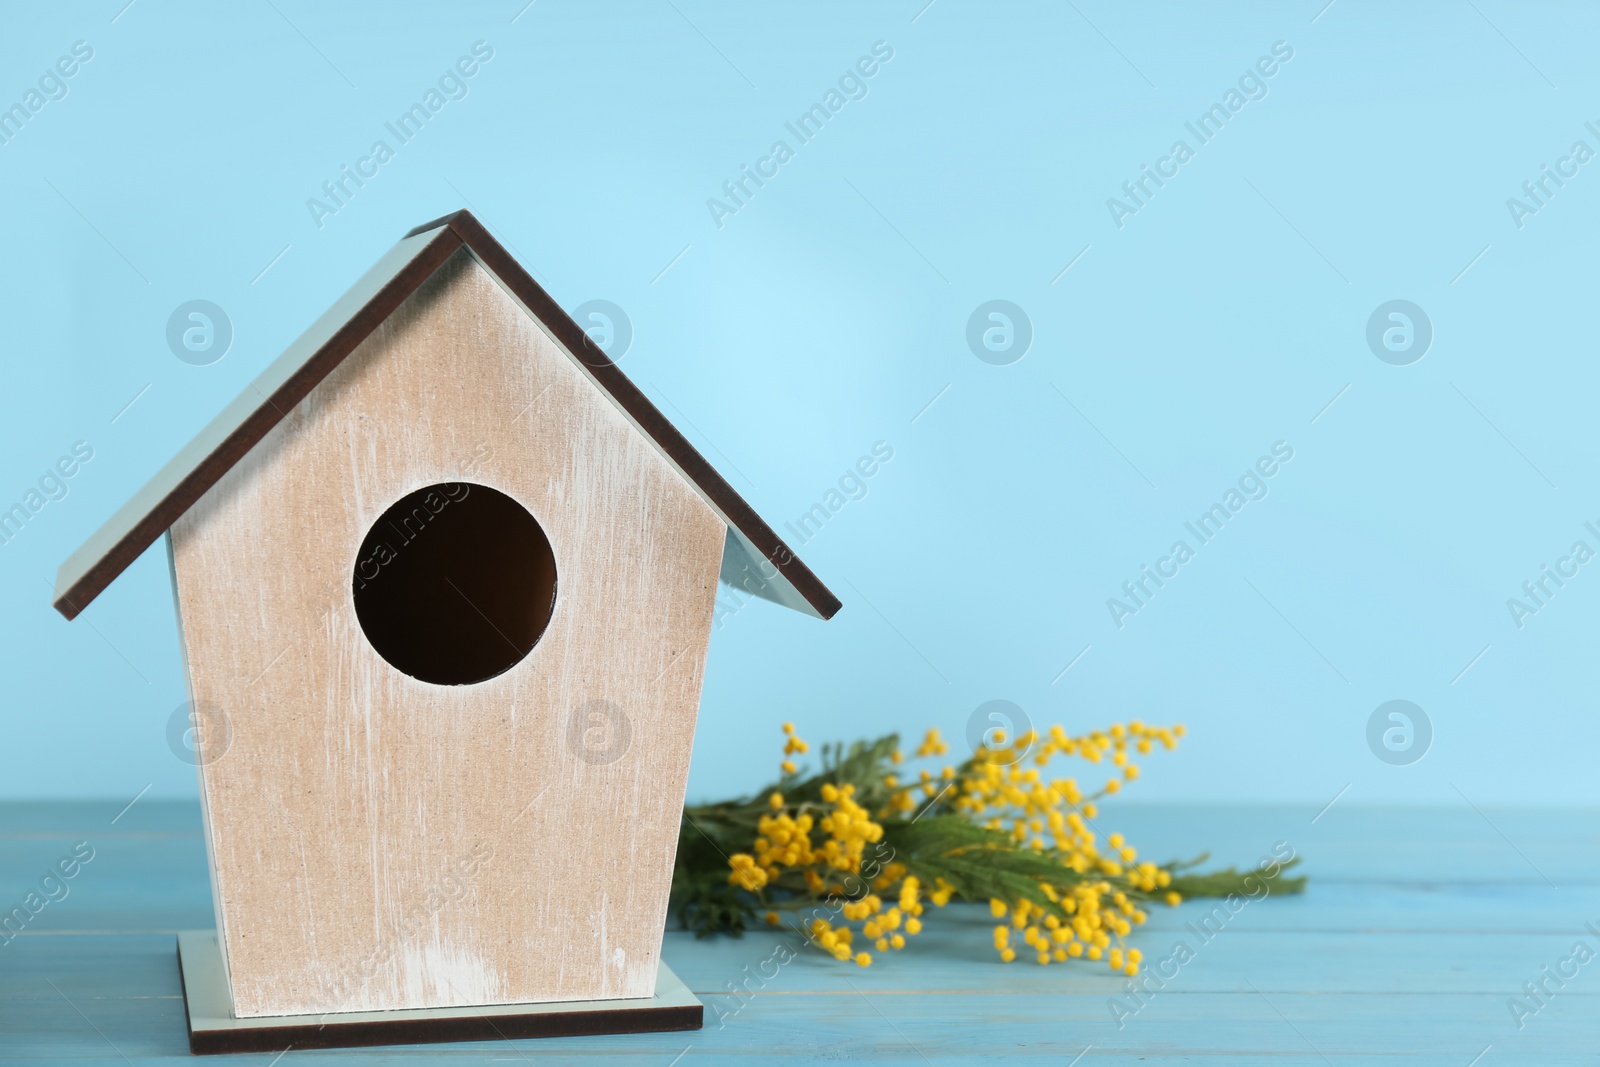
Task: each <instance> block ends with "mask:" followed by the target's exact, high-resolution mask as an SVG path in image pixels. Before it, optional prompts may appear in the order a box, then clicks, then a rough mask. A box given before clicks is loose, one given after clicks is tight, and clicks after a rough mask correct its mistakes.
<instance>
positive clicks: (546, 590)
mask: <svg viewBox="0 0 1600 1067" xmlns="http://www.w3.org/2000/svg"><path fill="white" fill-rule="evenodd" d="M352 591H353V595H354V598H355V607H356V620H357V621H358V622H359V623H360V624H361V629H362V631H363V632H364V633H365V634H366V635H367V640H368V641H370V642H371V643H372V647H373V648H374V649H376V650H377V652H378V655H380V656H382V657H383V658H384V659H385V660H387V661H388V662H389V664H390V665H391V666H393V667H394V668H395V669H396V670H400V671H404V672H405V673H406V674H409V675H411V677H413V678H419V679H421V680H422V681H424V682H432V683H434V684H435V685H469V684H471V683H473V682H481V681H484V680H485V679H488V678H493V677H494V676H495V675H497V674H501V673H503V672H505V671H508V670H510V669H511V668H512V667H514V666H516V665H517V664H518V663H520V662H522V659H523V657H524V656H526V655H527V654H528V653H529V652H531V651H533V646H534V645H536V644H538V642H539V638H540V636H541V635H543V633H544V630H545V627H546V626H548V625H549V624H550V615H551V612H553V611H554V610H555V601H556V558H555V553H553V552H552V551H551V550H550V539H549V538H547V537H546V536H545V534H544V530H543V529H541V528H540V526H539V523H538V521H537V520H535V519H534V517H533V516H532V515H530V514H528V509H527V508H524V507H523V506H522V505H521V504H519V503H517V502H516V501H515V500H513V499H511V498H510V497H509V496H506V494H504V493H502V492H500V491H499V490H498V489H491V488H489V487H488V486H487V485H478V484H476V483H473V482H441V483H439V484H437V485H430V486H426V487H424V488H422V489H418V490H417V491H416V492H414V493H408V494H407V495H405V496H403V497H401V498H400V499H399V500H397V501H395V502H394V504H392V505H391V506H390V507H389V509H388V510H387V511H385V512H384V513H383V514H382V515H380V516H379V517H378V521H377V522H375V523H373V524H372V529H370V530H368V531H367V536H366V539H365V540H363V541H362V542H361V550H360V552H359V553H358V554H357V556H356V565H355V571H354V575H353V577H352Z"/></svg>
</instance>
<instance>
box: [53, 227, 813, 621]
mask: <svg viewBox="0 0 1600 1067" xmlns="http://www.w3.org/2000/svg"><path fill="white" fill-rule="evenodd" d="M462 248H465V249H467V250H468V251H469V252H471V254H472V255H473V257H474V258H476V259H477V261H478V262H479V263H480V264H481V265H482V266H483V267H484V269H485V270H487V271H488V272H489V274H490V275H491V276H492V277H493V278H494V279H495V280H496V281H497V282H499V283H500V285H501V286H502V287H503V288H504V289H505V290H506V292H507V293H509V294H510V295H511V296H512V297H513V298H514V299H516V300H517V301H518V302H519V303H520V304H521V305H522V306H523V308H524V309H525V310H526V311H527V312H528V314H529V315H531V316H532V317H533V319H534V320H535V321H536V322H538V323H539V324H540V325H541V326H542V327H543V328H544V330H545V332H546V333H547V334H549V335H550V337H551V338H552V339H553V340H554V341H555V343H556V345H557V346H558V347H560V348H561V349H562V350H563V351H564V352H565V353H566V354H567V356H568V357H569V358H571V359H572V361H573V362H574V363H576V364H577V365H578V366H579V367H580V368H582V370H583V371H584V372H585V373H586V374H587V375H588V377H589V379H590V380H591V381H593V382H594V384H595V385H596V386H598V387H599V388H600V390H601V391H602V392H603V393H605V395H606V396H607V397H609V398H610V400H611V401H612V403H614V404H615V405H616V406H617V408H618V409H619V410H620V411H621V412H622V413H623V415H624V416H626V417H627V419H628V420H629V421H630V422H632V423H633V425H634V426H635V427H637V428H638V429H639V431H640V432H641V433H643V434H644V435H645V436H646V437H647V438H648V439H649V440H650V441H651V442H653V443H654V444H655V446H656V448H658V449H659V450H660V451H661V454H662V455H663V456H665V457H666V459H667V460H668V462H670V463H671V464H672V465H673V466H674V467H675V468H677V470H678V472H679V473H680V474H682V475H683V477H684V479H685V480H686V481H687V482H688V483H689V484H690V485H691V486H692V487H693V488H694V489H695V490H697V491H698V492H699V494H700V495H701V496H702V497H703V498H704V499H705V501H706V503H707V504H709V505H710V506H711V508H712V510H714V511H715V512H716V513H717V514H718V515H719V516H721V518H722V520H723V522H725V523H726V524H727V527H728V538H727V544H726V547H725V548H724V550H723V562H722V575H721V576H722V578H723V580H725V581H730V582H733V583H736V584H738V585H739V586H740V587H741V588H743V589H745V590H746V591H749V592H752V593H755V594H756V595H758V596H761V597H764V598H766V599H768V600H773V601H776V602H777V603H780V604H783V605H786V606H788V607H792V608H795V609H796V610H799V611H803V612H806V613H807V614H810V615H815V616H817V617H818V618H822V619H829V618H832V617H833V615H834V613H835V612H837V611H838V610H839V608H840V603H839V598H838V597H836V596H834V595H833V593H832V592H830V591H829V590H828V587H827V586H825V585H823V584H822V582H821V580H820V579H818V578H817V576H816V575H815V574H813V573H811V569H810V568H809V567H807V566H806V565H805V564H804V563H802V562H800V558H799V557H798V556H796V555H795V554H794V553H793V552H792V551H790V549H789V546H788V545H786V544H784V542H783V539H782V538H780V537H779V536H778V535H777V534H776V533H775V532H774V531H773V529H772V527H770V526H768V525H767V524H766V523H765V522H763V521H762V520H761V517H760V516H759V515H757V514H756V513H755V509H754V508H752V507H751V506H750V505H749V503H747V502H746V501H745V499H744V498H743V497H742V496H740V495H739V494H738V492H737V491H735V490H734V488H733V486H731V485H729V484H728V483H727V481H726V480H725V479H724V478H723V477H722V476H721V475H720V474H718V473H717V472H716V470H715V469H714V468H713V467H712V466H711V464H709V463H707V462H706V460H705V457H704V456H702V455H700V453H699V452H698V451H696V449H695V447H694V446H693V445H691V444H690V443H689V442H688V440H687V439H686V438H685V437H684V436H683V434H681V433H679V432H678V429H677V427H675V426H673V425H672V423H670V422H668V421H667V418H666V416H664V415H662V414H661V412H660V411H659V410H657V408H656V406H655V405H654V404H652V403H650V401H649V400H648V399H647V398H646V397H645V395H644V394H643V393H641V392H640V391H639V389H638V387H637V386H635V385H634V384H633V383H632V382H631V381H629V380H628V377H627V375H625V374H623V373H622V371H621V370H620V369H619V368H618V367H617V365H616V364H615V363H613V362H612V361H611V359H610V358H609V357H608V356H606V354H605V353H604V352H603V351H601V350H600V348H599V346H597V345H596V344H594V343H593V341H591V340H590V339H589V337H588V335H587V334H585V333H584V331H583V329H582V328H581V327H579V326H578V324H577V323H576V322H574V321H572V319H571V317H570V316H568V315H567V313H566V312H565V311H563V310H561V307H560V306H559V305H558V304H557V303H556V302H555V301H554V300H552V299H551V298H550V294H548V293H546V292H545V291H544V289H543V288H542V287H541V286H540V285H539V283H538V282H536V281H534V280H533V278H532V277H531V276H530V275H529V274H528V272H527V271H525V270H523V269H522V267H521V266H519V265H518V264H517V261H516V260H514V259H513V258H512V257H511V255H510V253H508V252H507V251H506V250H505V248H503V247H502V246H501V244H500V242H499V241H497V240H495V239H494V237H493V236H492V235H491V234H490V233H489V231H488V230H487V229H486V228H485V227H484V226H483V224H482V223H480V222H479V221H478V220H477V219H476V218H474V217H473V216H472V213H471V212H469V211H458V212H456V213H455V214H453V215H446V216H445V217H444V218H442V219H437V220H435V221H433V222H430V223H427V224H426V225H423V226H419V227H417V228H416V229H415V230H412V231H411V232H410V233H408V234H406V236H405V237H404V238H402V239H401V241H400V243H399V244H397V245H395V246H394V247H393V248H392V249H390V250H389V252H388V253H387V254H386V255H385V256H384V257H383V258H382V259H381V260H379V261H378V263H377V264H376V265H375V266H373V267H372V269H371V270H369V271H367V273H366V274H364V275H362V277H361V279H360V280H359V281H357V282H356V284H355V285H354V286H353V287H352V288H351V289H350V291H349V292H347V293H345V295H344V296H343V297H341V298H340V300H339V302H338V303H336V304H334V306H333V307H331V308H329V309H328V310H327V311H326V312H324V313H323V315H322V317H321V318H319V319H318V320H317V321H316V322H315V323H313V324H312V326H311V328H310V329H309V330H307V331H306V332H305V333H304V334H302V335H301V336H300V337H299V338H298V339H297V340H296V341H295V342H294V343H293V344H292V345H290V346H289V348H288V350H287V351H285V352H284V353H283V355H281V356H279V357H278V358H277V359H276V360H274V361H273V362H272V363H271V364H270V365H269V366H268V367H267V368H266V370H264V371H263V372H262V373H261V375H260V376H259V377H257V378H256V380H255V381H254V382H252V383H251V384H250V387H249V388H248V389H246V390H245V391H244V392H243V393H241V394H240V395H239V396H238V397H236V398H234V400H233V402H232V403H230V404H229V405H228V406H227V407H226V408H224V409H223V410H222V412H221V413H220V414H219V415H217V417H216V418H214V419H212V420H211V422H210V424H208V425H207V426H206V427H205V429H203V430H201V431H200V433H199V434H198V435H197V436H196V437H195V438H194V439H193V440H192V441H190V442H189V443H188V444H187V445H185V446H184V447H183V449H182V450H181V451H180V452H179V453H178V454H177V455H176V456H174V457H173V458H172V460H171V461H169V462H168V463H167V464H166V466H164V467H162V468H161V469H160V470H159V471H157V472H156V474H155V476H154V477H152V478H151V479H150V481H149V482H148V483H146V485H145V486H144V488H143V489H141V490H140V491H139V492H138V493H137V494H136V495H135V496H134V497H133V499H131V500H129V501H128V502H127V503H126V504H124V505H123V506H122V507H121V508H120V509H119V510H118V511H117V512H116V514H114V515H112V516H111V518H110V519H108V520H106V522H105V524H104V525H102V526H101V527H100V529H99V530H97V531H95V533H94V535H93V536H91V537H90V538H89V540H88V541H86V542H84V544H83V545H82V547H80V548H79V549H78V550H77V551H76V552H74V553H73V554H72V555H71V556H70V557H69V558H68V559H67V561H66V562H65V563H63V564H62V565H61V570H60V572H59V573H58V575H57V578H56V591H57V597H56V601H55V608H56V610H57V611H59V612H60V613H61V614H62V615H64V616H66V617H67V618H68V619H72V618H75V617H76V616H77V615H78V613H79V612H81V611H82V610H83V609H84V608H85V607H87V606H88V605H89V602H90V601H92V600H93V599H94V598H95V597H97V596H99V595H100V593H101V591H102V590H104V589H105V588H106V586H108V585H110V584H111V582H112V580H113V579H115V578H116V577H117V575H119V574H121V573H122V572H123V571H124V570H125V569H126V568H127V567H128V565H129V564H131V563H132V562H133V561H134V560H135V559H137V558H138V556H139V555H140V553H142V552H143V551H144V550H145V549H146V548H149V547H150V545H152V544H153V543H154V542H155V540H156V538H158V537H160V536H161V535H162V533H164V532H165V531H166V530H167V529H168V528H169V527H170V526H171V525H172V524H173V523H174V522H176V521H177V520H178V517H179V516H181V515H182V514H183V513H184V512H185V511H187V510H189V508H190V507H191V506H192V505H193V504H194V503H195V502H196V501H198V500H199V499H200V497H201V496H202V495H203V494H204V493H205V491H206V490H207V489H210V488H211V487H212V486H213V485H215V484H216V483H217V481H218V480H219V479H220V478H221V477H222V476H223V475H224V474H226V473H227V472H228V470H229V469H230V468H231V467H232V466H233V465H234V464H235V463H237V462H239V460H241V459H242V458H244V455H245V454H246V453H247V452H249V451H250V449H251V448H253V447H254V446H255V445H256V443H257V442H259V441H260V440H261V439H262V438H263V437H265V436H266V435H267V433H268V432H269V431H270V430H271V429H272V428H273V427H274V426H276V425H277V424H278V423H279V421H281V420H282V419H283V418H284V417H285V416H287V415H288V413H289V412H290V411H292V410H294V407H295V405H296V404H298V403H300V401H301V400H304V399H305V397H306V395H307V394H308V393H310V392H311V390H312V389H313V388H315V387H316V385H317V383H319V382H321V381H322V379H323V378H325V377H327V375H328V373H329V372H330V371H332V370H333V368H334V367H336V366H338V365H339V363H340V361H342V360H343V359H344V358H345V357H346V356H348V355H349V354H350V353H351V352H353V351H355V349H356V346H358V345H359V344H360V343H361V342H362V341H363V340H365V339H366V337H367V336H368V335H369V334H371V333H372V331H373V330H375V329H376V328H377V327H378V325H379V324H380V323H381V322H383V321H384V320H385V319H386V318H388V317H389V315H390V314H392V313H393V312H394V311H395V309H397V308H398V307H399V306H400V304H401V303H402V302H403V301H404V300H405V299H406V297H408V296H410V295H411V294H412V293H413V292H415V291H416V289H417V287H418V286H420V285H421V284H422V283H423V282H424V281H426V280H427V279H428V278H429V277H430V276H432V274H433V272H434V271H436V270H438V269H439V267H440V266H442V265H443V264H444V262H445V260H447V259H449V258H450V256H451V255H453V254H454V253H455V252H457V251H458V250H460V249H462Z"/></svg>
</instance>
